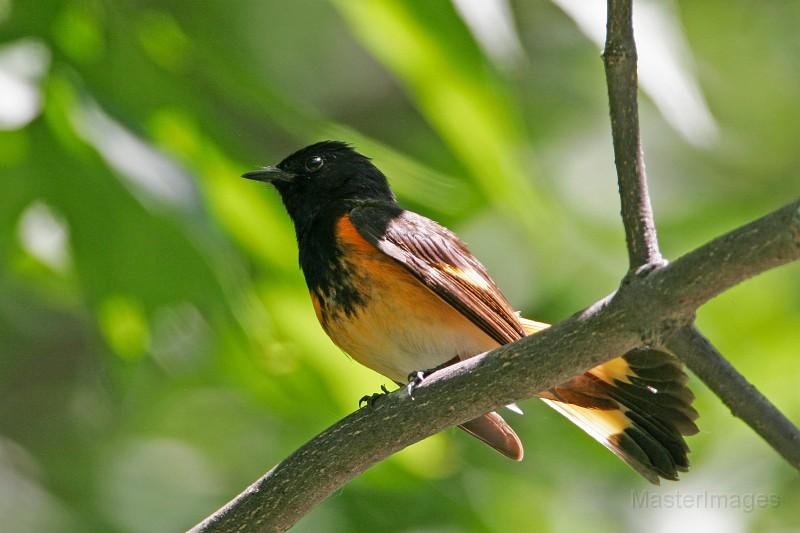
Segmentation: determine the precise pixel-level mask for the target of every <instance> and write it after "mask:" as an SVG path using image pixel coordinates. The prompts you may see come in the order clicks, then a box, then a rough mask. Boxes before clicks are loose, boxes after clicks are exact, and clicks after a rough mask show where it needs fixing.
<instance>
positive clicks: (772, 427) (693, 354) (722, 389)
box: [667, 327, 800, 470]
mask: <svg viewBox="0 0 800 533" xmlns="http://www.w3.org/2000/svg"><path fill="white" fill-rule="evenodd" d="M667 347H668V348H669V349H670V350H671V351H672V352H673V353H675V354H676V355H679V356H680V358H681V359H683V360H684V361H685V362H686V364H687V366H689V368H691V369H692V371H693V372H694V373H695V374H696V375H697V376H698V377H699V378H700V379H702V380H703V383H705V384H706V385H707V386H708V388H710V389H711V390H712V391H714V394H716V395H717V396H719V398H720V399H721V400H722V401H723V403H725V405H727V406H728V408H729V409H730V410H731V413H733V416H736V417H738V418H740V419H742V420H744V422H745V423H747V425H749V426H750V427H751V428H753V429H754V430H755V432H756V433H758V434H759V435H761V437H763V438H764V440H765V441H767V443H769V445H770V446H772V447H773V448H774V449H775V450H776V451H777V452H778V453H780V454H781V455H783V457H784V459H786V460H787V461H788V462H789V463H790V464H792V465H793V466H794V467H795V468H797V469H798V470H800V429H798V428H797V426H795V425H794V424H793V423H792V422H791V421H789V419H787V418H786V417H785V416H784V415H783V413H781V412H780V411H778V409H777V408H776V407H775V406H774V405H773V404H772V403H771V402H770V401H769V400H768V399H767V398H766V397H765V396H764V395H763V394H761V393H760V392H759V391H758V389H756V388H755V387H754V386H753V385H751V384H750V382H748V381H747V380H746V379H745V378H744V377H743V376H742V375H741V374H739V373H738V372H737V371H736V369H735V368H733V366H732V365H731V364H730V363H729V362H728V361H727V360H726V359H725V358H724V357H723V356H722V354H720V353H719V352H718V351H717V349H716V348H714V346H713V345H712V344H711V343H710V342H709V341H708V339H706V338H705V337H704V336H703V335H702V333H700V332H699V331H697V329H695V328H694V327H687V328H684V329H682V330H681V331H679V332H678V333H676V334H675V335H674V336H673V337H672V338H671V339H670V340H669V341H668V342H667Z"/></svg>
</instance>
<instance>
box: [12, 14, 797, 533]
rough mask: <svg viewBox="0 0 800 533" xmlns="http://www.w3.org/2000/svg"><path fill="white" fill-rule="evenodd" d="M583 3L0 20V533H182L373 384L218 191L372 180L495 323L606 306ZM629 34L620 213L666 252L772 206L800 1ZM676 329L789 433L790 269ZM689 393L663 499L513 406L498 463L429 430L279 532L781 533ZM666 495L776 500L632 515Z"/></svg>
mask: <svg viewBox="0 0 800 533" xmlns="http://www.w3.org/2000/svg"><path fill="white" fill-rule="evenodd" d="M604 9H605V8H604V2H603V1H602V0H591V1H590V0H554V1H553V2H545V1H535V2H525V1H512V2H507V1H505V0H493V1H489V0H484V1H482V0H473V1H470V0H453V2H450V1H446V0H431V1H422V0H418V1H413V0H370V1H356V0H338V1H332V2H326V1H321V0H319V1H315V0H294V1H292V2H278V1H272V2H265V1H256V0H247V1H246V0H237V1H232V2H230V1H229V2H226V1H222V0H218V1H211V0H203V1H201V0H195V1H191V2H189V1H180V0H162V1H159V2H155V1H146V0H86V1H79V0H74V1H54V0H35V1H34V0H2V1H0V41H1V42H2V44H1V45H0V219H2V223H0V524H2V526H0V529H2V530H3V531H9V532H53V531H64V532H86V531H103V532H106V531H108V532H142V533H144V532H160V531H165V532H166V531H179V530H182V529H185V528H187V527H189V526H191V525H193V524H194V523H195V522H197V521H199V520H200V519H202V518H203V517H204V516H205V515H207V514H209V513H210V512H212V511H213V510H215V509H216V508H217V507H218V506H219V505H221V504H222V503H224V502H225V501H227V500H228V499H229V498H230V497H232V496H233V495H235V494H236V493H238V492H239V491H240V490H241V489H243V488H244V487H245V486H246V485H247V484H249V483H250V482H251V481H253V480H254V479H255V478H256V477H258V476H259V475H261V473H263V472H264V471H266V470H267V469H268V468H269V467H271V466H272V465H273V464H274V463H276V462H277V461H279V460H280V459H282V458H283V457H285V456H286V455H287V454H289V453H290V452H292V451H293V450H294V449H295V448H297V447H298V446H299V445H300V444H302V443H303V442H305V441H306V440H307V439H309V438H310V437H311V436H313V435H314V434H316V433H317V432H319V431H321V430H322V429H324V428H325V427H327V426H329V425H330V424H332V423H334V422H335V421H336V420H338V419H339V418H341V417H342V416H344V415H345V414H347V413H348V412H350V411H352V410H353V409H354V408H355V407H356V403H357V400H358V398H359V397H361V396H362V395H363V394H367V393H371V392H374V391H376V390H377V389H378V387H379V386H380V385H381V384H382V383H385V382H386V381H387V380H385V379H382V378H381V377H380V376H378V375H376V374H374V373H372V372H370V371H368V370H366V369H363V368H361V367H359V366H358V365H357V364H355V363H354V362H352V361H350V360H349V359H348V358H347V357H345V356H344V355H343V354H342V353H340V352H339V351H338V350H337V349H336V348H335V347H334V346H333V345H332V344H331V343H330V341H328V340H327V338H326V337H325V335H324V334H323V332H322V330H321V329H320V327H319V326H318V324H317V323H316V319H315V318H314V314H313V311H312V308H311V305H310V303H309V301H308V296H307V293H306V289H305V285H304V283H303V280H302V277H301V274H300V272H299V269H298V267H297V260H296V248H295V243H294V236H293V231H292V228H291V226H290V223H289V221H288V219H287V217H286V216H285V214H284V213H283V209H282V206H281V205H280V202H279V200H278V198H277V195H276V194H275V193H274V191H271V190H268V188H266V187H263V186H261V185H259V184H256V183H252V182H246V181H244V180H241V179H239V178H238V176H239V174H241V173H242V172H243V171H246V170H248V169H251V168H253V167H255V166H258V165H262V164H267V163H273V162H276V161H278V160H280V159H281V158H282V157H283V156H285V155H286V154H288V153H289V152H291V151H293V150H295V149H297V148H299V147H301V146H303V145H305V144H308V143H310V142H312V141H316V140H321V139H326V138H335V139H342V140H346V141H350V142H352V143H354V144H355V146H356V147H357V148H358V149H359V150H360V151H362V152H363V153H365V154H367V155H370V156H372V157H373V158H374V160H375V162H376V164H377V165H378V166H379V167H381V168H382V169H383V170H384V171H385V172H386V173H387V174H388V176H389V178H390V180H391V182H392V184H393V185H394V187H395V188H396V191H397V192H398V195H399V197H400V200H401V202H402V203H403V204H404V205H405V206H407V207H409V208H413V209H415V210H417V211H420V212H422V213H424V214H426V215H428V216H430V217H432V218H434V219H436V220H438V221H440V222H442V223H444V224H446V225H449V226H450V227H452V228H454V229H455V230H456V231H457V232H458V233H459V234H460V235H462V237H463V238H464V239H465V240H466V241H467V242H468V243H469V244H470V246H471V247H472V249H473V251H474V252H475V253H476V254H477V255H478V257H480V258H481V259H482V260H483V261H484V262H485V263H486V265H487V266H488V268H489V270H490V271H491V272H492V273H493V275H494V276H495V278H496V280H497V281H498V283H499V285H500V286H501V287H502V288H503V289H504V290H505V292H506V293H507V294H508V296H509V298H510V299H511V301H512V302H513V303H514V304H515V305H516V306H517V307H518V308H520V309H522V310H523V311H524V313H525V314H526V315H527V316H530V317H535V318H537V319H539V320H547V321H558V320H560V319H562V318H564V317H566V316H567V315H568V314H570V313H572V312H574V311H575V310H577V309H579V308H581V307H582V306H585V305H587V304H589V303H591V302H593V301H594V300H596V299H597V298H599V297H601V296H603V295H605V294H607V293H608V292H610V291H612V290H613V289H614V288H615V286H616V284H617V282H618V280H619V279H620V277H621V276H622V274H623V273H624V270H625V268H626V265H627V259H626V253H625V248H624V236H623V232H622V227H621V223H620V221H619V217H618V210H619V208H618V205H619V204H618V199H617V194H616V180H615V174H614V169H613V155H612V151H611V140H610V133H609V124H608V118H607V100H606V89H605V79H604V74H603V69H602V64H601V61H600V45H599V42H600V41H602V39H603V34H604ZM636 10H637V11H636V13H637V20H636V25H637V32H638V33H637V38H638V40H639V47H640V56H641V64H640V72H641V78H642V89H643V91H642V98H641V114H642V128H643V138H644V143H645V148H646V156H647V162H648V170H649V174H650V180H651V192H652V195H653V202H654V206H655V212H656V217H657V222H658V226H659V231H660V237H661V240H662V245H663V248H664V251H665V254H666V255H667V256H668V257H670V258H675V257H677V256H678V255H680V254H682V253H684V252H686V251H689V250H690V249H692V248H693V247H695V246H697V245H699V244H702V243H703V242H704V241H706V240H708V239H709V238H711V237H713V236H715V235H717V234H719V233H721V232H723V231H726V230H728V229H732V228H734V227H736V226H737V225H740V224H742V223H744V222H747V221H749V220H751V219H752V218H754V217H756V216H758V215H760V214H764V213H766V212H768V211H770V210H772V209H774V208H777V207H779V206H780V205H782V204H784V203H786V202H788V201H790V200H792V199H794V198H796V196H797V193H798V185H799V184H800V173H798V168H800V151H799V150H798V144H797V143H798V141H797V139H798V138H800V104H798V93H800V63H798V60H797V58H798V57H800V37H798V33H797V28H798V26H800V3H798V2H775V3H758V2H751V1H747V0H725V1H723V0H708V1H705V2H692V1H688V0H687V1H670V0H668V1H655V0H652V1H641V2H638V3H637V5H636ZM698 321H699V323H700V325H701V327H702V329H703V331H704V332H705V333H706V334H707V335H708V336H709V337H710V338H711V339H712V340H713V341H714V342H715V343H716V344H717V345H718V347H719V348H720V349H721V350H722V352H723V353H725V354H726V355H727V356H729V357H730V359H731V360H732V362H733V363H734V364H735V365H736V366H737V367H738V368H739V369H740V370H741V371H742V372H743V373H744V374H745V375H746V376H747V377H748V378H749V379H750V380H751V381H752V382H754V383H755V384H756V385H757V386H759V387H760V388H761V390H762V391H764V392H765V393H766V394H767V395H768V396H769V397H770V398H771V399H772V400H773V401H774V402H775V403H777V405H778V406H779V407H780V408H781V409H783V410H784V412H785V413H786V414H787V415H788V416H789V417H790V418H792V419H793V420H795V421H797V420H800V395H798V393H797V387H798V386H797V378H798V375H800V363H798V360H799V359H798V355H800V348H799V347H800V267H799V266H798V265H793V266H790V267H784V268H782V269H779V270H776V271H773V272H769V273H767V274H765V275H763V276H760V277H759V278H757V279H755V280H753V281H750V282H747V283H746V284H744V285H742V286H739V287H737V288H735V289H734V290H732V291H730V292H728V293H726V294H724V295H723V296H721V297H719V298H718V299H716V300H715V301H713V302H711V303H709V304H708V305H706V306H705V307H703V308H702V309H701V310H700V312H699V314H698ZM692 379H693V385H692V388H693V389H694V391H695V392H696V393H697V397H698V398H697V402H696V406H697V408H698V410H699V411H700V413H701V418H700V420H699V425H700V428H701V433H700V434H699V435H697V436H696V437H692V438H691V439H690V445H691V447H692V449H693V453H692V455H691V460H692V462H693V469H692V471H691V472H689V473H688V474H686V475H684V476H683V480H682V481H681V482H680V484H675V483H666V484H665V485H663V486H662V487H661V488H655V487H650V486H649V485H648V484H647V483H646V482H645V481H644V480H643V479H641V478H639V477H638V476H637V475H636V474H635V473H633V472H632V471H631V470H629V469H628V468H627V467H626V466H625V465H624V464H623V463H621V462H620V461H618V460H617V459H616V458H615V457H614V456H612V455H611V454H610V453H608V452H607V451H606V450H605V449H604V448H602V447H601V446H599V445H598V444H596V443H595V442H594V441H592V440H591V439H590V438H589V437H587V436H586V435H584V434H583V433H581V432H580V430H578V429H577V428H575V427H573V426H572V425H571V424H569V423H568V422H566V421H565V420H563V419H562V418H561V417H560V416H559V415H558V414H556V413H555V412H553V411H551V410H549V409H548V408H547V407H546V406H544V405H543V404H540V402H538V401H536V400H532V401H528V402H523V407H524V408H525V410H526V411H527V415H526V416H525V417H517V416H515V415H513V414H509V415H508V417H510V418H511V422H512V424H513V425H514V426H515V427H516V428H517V430H518V431H519V433H520V434H521V436H522V438H523V440H524V441H525V444H526V459H525V461H524V462H523V463H521V464H516V463H512V462H510V461H508V460H506V459H504V458H502V457H500V456H499V455H498V454H495V453H493V452H492V451H490V450H488V449H487V448H485V447H483V446H482V445H480V444H479V443H478V442H477V441H474V440H473V439H469V438H467V437H466V436H465V435H463V434H461V433H460V432H458V431H456V430H449V431H446V432H444V433H442V434H439V435H437V436H435V437H433V438H430V439H428V440H426V441H424V442H421V443H419V444H417V445H415V446H412V447H411V448H409V449H407V450H405V451H403V452H401V453H399V454H397V455H395V456H394V457H392V458H390V459H388V460H386V461H384V462H383V463H381V464H379V465H377V466H375V467H374V468H372V469H371V470H370V471H368V472H367V473H366V474H364V475H362V476H361V477H359V478H358V479H356V480H355V481H353V482H352V483H350V484H349V485H347V486H346V487H344V488H343V489H341V490H339V491H338V492H337V493H336V494H334V495H333V496H332V497H331V498H330V499H329V500H328V501H326V502H325V503H324V504H322V505H321V506H319V507H318V508H317V509H315V510H314V511H313V512H312V513H311V514H309V515H308V516H307V517H305V518H304V519H303V520H302V521H301V522H300V523H299V525H298V526H297V528H296V529H297V531H376V530H381V531H426V532H434V531H436V532H439V531H441V532H456V531H486V532H489V531H493V532H494V531H496V532H505V531H543V532H550V531H552V532H562V531H563V532H573V531H579V530H584V529H589V528H591V530H592V531H594V532H604V531H609V532H610V531H636V530H641V529H644V528H647V529H648V530H650V531H657V532H660V531H674V530H676V529H678V528H684V529H685V528H687V527H689V528H690V529H691V528H694V529H701V530H704V531H708V532H714V531H724V532H737V531H798V530H800V513H798V512H797V509H796V503H797V502H798V501H800V479H799V478H798V476H797V472H795V471H794V470H792V469H791V468H790V467H789V466H787V465H786V464H785V463H784V462H782V460H781V459H780V458H779V457H778V456H777V455H776V454H775V453H774V452H772V451H771V450H770V449H769V448H768V447H767V446H766V445H765V444H764V443H763V442H762V441H761V440H760V439H759V438H758V437H757V436H756V435H755V434H754V433H753V432H752V431H750V430H749V429H748V428H747V427H745V426H744V425H743V424H742V423H741V422H739V421H737V420H736V419H734V418H733V417H732V416H731V415H730V413H729V412H728V411H727V410H726V409H725V407H724V406H723V405H722V404H721V403H720V402H719V401H718V400H717V399H716V398H715V397H714V396H713V395H711V394H710V393H709V392H708V391H707V390H706V389H705V388H704V387H703V385H702V384H700V383H699V382H697V380H696V379H694V378H692ZM676 490H678V491H680V493H682V494H688V495H701V494H704V493H708V494H710V495H723V496H728V497H730V496H736V495H739V496H746V495H749V494H750V495H762V494H763V495H768V496H770V495H771V496H776V497H777V500H775V499H773V500H771V502H773V503H774V502H776V501H777V505H772V504H771V505H769V506H768V507H766V508H759V507H757V508H755V509H749V508H746V507H747V506H744V505H740V506H735V505H733V504H731V505H728V508H720V506H713V505H711V506H709V505H705V506H696V505H695V506H689V507H690V508H676V507H677V506H678V505H677V504H674V503H673V505H667V504H665V505H663V506H662V508H654V507H653V506H650V507H648V508H640V507H641V506H637V505H635V501H634V500H635V497H636V496H637V495H641V494H657V495H674V494H675V491H676ZM642 491H649V492H642ZM664 501H666V500H664ZM729 501H733V500H729ZM723 507H724V506H723ZM731 507H733V508H731ZM737 507H738V508H737Z"/></svg>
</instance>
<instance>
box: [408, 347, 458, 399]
mask: <svg viewBox="0 0 800 533" xmlns="http://www.w3.org/2000/svg"><path fill="white" fill-rule="evenodd" d="M460 360H461V359H460V358H459V357H458V356H455V357H453V358H452V359H449V360H447V361H445V362H444V363H442V364H441V365H438V366H435V367H433V368H430V369H428V370H415V371H414V372H411V373H410V374H409V375H408V385H406V390H407V391H408V395H409V396H411V398H412V399H413V398H414V394H413V392H414V389H416V388H417V387H419V386H420V384H422V382H423V381H424V380H425V378H427V377H428V376H430V375H431V374H433V373H434V372H436V371H437V370H441V369H443V368H445V367H447V366H450V365H452V364H455V363H457V362H459V361H460Z"/></svg>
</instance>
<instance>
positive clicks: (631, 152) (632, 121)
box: [603, 0, 662, 270]
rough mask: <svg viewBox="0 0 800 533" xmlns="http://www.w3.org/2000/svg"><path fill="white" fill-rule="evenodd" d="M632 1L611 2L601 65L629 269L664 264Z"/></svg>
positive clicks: (611, 0)
mask: <svg viewBox="0 0 800 533" xmlns="http://www.w3.org/2000/svg"><path fill="white" fill-rule="evenodd" d="M631 3H632V2H631V0H608V17H607V23H606V43H605V50H604V51H603V63H604V64H605V69H606V84H607V85H608V105H609V112H610V115H611V134H612V138H613V140H614V163H615V164H616V166H617V181H618V183H619V195H620V201H621V206H622V208H621V214H622V221H623V223H624V225H625V240H626V242H627V244H628V258H629V262H630V269H631V270H635V269H636V268H638V267H640V266H642V265H645V264H648V263H651V264H655V263H660V262H661V260H662V258H661V252H660V251H659V249H658V239H657V238H656V226H655V222H654V220H653V210H652V207H651V206H650V195H649V194H648V192H647V174H646V173H645V169H644V156H643V154H642V145H641V139H640V135H639V105H638V99H637V89H638V76H637V72H636V64H637V54H636V43H635V42H634V39H633V20H632V16H633V9H632V7H631Z"/></svg>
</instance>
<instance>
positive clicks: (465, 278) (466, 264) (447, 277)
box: [350, 204, 525, 344]
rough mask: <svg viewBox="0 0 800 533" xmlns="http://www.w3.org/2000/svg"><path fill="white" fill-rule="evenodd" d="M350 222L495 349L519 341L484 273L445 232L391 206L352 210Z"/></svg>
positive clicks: (515, 323) (513, 320)
mask: <svg viewBox="0 0 800 533" xmlns="http://www.w3.org/2000/svg"><path fill="white" fill-rule="evenodd" d="M350 221H351V222H352V224H353V226H355V228H356V230H358V232H359V233H360V234H361V235H362V237H364V238H365V239H366V240H367V241H369V242H370V243H371V244H373V245H374V246H375V247H377V248H378V249H379V250H381V251H382V252H383V253H385V254H386V255H388V256H389V257H392V258H393V259H395V260H397V261H398V262H399V263H401V264H402V265H404V266H405V267H406V268H407V269H408V270H409V271H411V273H412V274H414V276H416V277H417V278H418V279H419V280H420V281H421V282H422V283H424V284H425V286H427V287H428V288H429V289H431V290H432V291H433V292H434V293H436V294H437V295H439V296H440V297H441V298H442V299H443V300H445V301H446V302H447V303H449V304H450V305H452V306H453V307H454V308H455V309H457V310H458V311H459V312H461V313H462V314H463V315H464V316H466V317H467V318H469V319H470V320H471V321H472V322H473V323H474V324H475V325H476V326H478V327H480V328H481V329H482V330H483V331H484V332H485V333H486V334H487V335H489V336H490V337H492V338H493V339H495V340H496V341H497V342H499V343H500V344H507V343H509V342H513V341H515V340H517V339H520V338H522V337H523V336H524V335H525V331H524V330H523V329H522V325H521V324H520V321H519V318H518V317H517V315H516V314H515V313H514V311H513V310H512V309H511V306H510V305H509V303H508V301H507V300H506V298H505V296H503V294H502V293H501V292H500V289H498V288H497V286H496V285H495V283H494V281H492V279H491V278H490V277H489V274H488V273H487V272H486V269H485V268H484V267H483V265H481V263H480V262H479V261H478V260H477V259H476V258H475V257H474V256H473V255H472V254H471V253H470V251H469V250H468V249H467V247H466V245H465V244H464V243H463V242H461V241H460V240H459V239H458V237H456V236H455V234H454V233H453V232H451V231H450V230H448V229H447V228H444V227H442V226H440V225H439V224H437V223H436V222H434V221H432V220H430V219H428V218H425V217H423V216H422V215H418V214H416V213H413V212H411V211H405V210H403V209H401V208H399V207H397V206H395V205H391V204H369V205H363V206H360V207H356V208H354V209H353V210H351V211H350Z"/></svg>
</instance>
